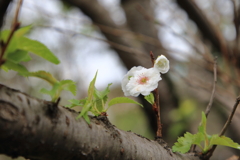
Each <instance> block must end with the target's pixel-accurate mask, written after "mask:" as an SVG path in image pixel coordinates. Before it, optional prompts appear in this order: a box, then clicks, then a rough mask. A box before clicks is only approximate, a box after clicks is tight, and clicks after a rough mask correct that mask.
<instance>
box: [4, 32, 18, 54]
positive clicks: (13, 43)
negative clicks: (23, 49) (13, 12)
mask: <svg viewBox="0 0 240 160" xmlns="http://www.w3.org/2000/svg"><path fill="white" fill-rule="evenodd" d="M10 32H11V31H10V30H4V31H2V32H1V40H3V42H4V43H6V42H7V39H8V37H9V35H10ZM16 50H17V40H16V37H14V36H13V37H12V39H11V40H10V42H9V44H8V46H7V49H6V51H5V53H4V58H5V57H6V56H7V54H8V53H12V52H14V51H16Z"/></svg>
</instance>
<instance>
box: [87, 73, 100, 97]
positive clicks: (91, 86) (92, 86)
mask: <svg viewBox="0 0 240 160" xmlns="http://www.w3.org/2000/svg"><path fill="white" fill-rule="evenodd" d="M97 73H98V72H96V74H95V76H94V78H93V80H92V81H91V82H90V84H89V87H88V101H91V100H92V99H93V94H94V91H95V82H96V79H97Z"/></svg>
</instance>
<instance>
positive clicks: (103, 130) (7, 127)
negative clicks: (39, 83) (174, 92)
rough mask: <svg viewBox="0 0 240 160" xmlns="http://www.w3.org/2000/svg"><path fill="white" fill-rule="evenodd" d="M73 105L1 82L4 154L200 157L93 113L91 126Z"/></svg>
mask: <svg viewBox="0 0 240 160" xmlns="http://www.w3.org/2000/svg"><path fill="white" fill-rule="evenodd" d="M77 114H78V113H76V112H75V111H73V110H69V109H67V108H64V107H61V106H57V105H55V104H54V103H52V102H48V101H44V100H39V99H36V98H33V97H30V96H28V95H26V94H24V93H21V92H20V91H17V90H13V89H10V88H7V87H6V86H3V85H0V128H1V132H0V143H1V145H0V153H3V154H7V155H9V156H12V157H17V156H24V157H26V158H30V159H44V160H52V159H58V160H65V159H68V160H75V159H78V160H80V159H84V160H87V159H115V160H118V159H119V160H120V159H121V160H122V159H143V160H145V159H159V160H171V159H174V160H183V159H187V160H199V158H198V157H195V156H190V155H187V154H186V155H182V154H178V153H172V152H171V150H170V149H168V147H167V146H166V144H164V143H163V144H161V145H160V144H159V143H158V142H156V141H152V140H149V139H146V138H143V137H141V136H139V135H136V134H134V133H132V132H125V131H121V130H119V129H117V128H116V127H115V126H113V125H111V124H110V122H109V121H108V120H107V118H106V117H99V118H96V117H92V118H91V124H90V125H88V124H87V123H86V122H85V121H84V120H83V119H78V120H76V116H77Z"/></svg>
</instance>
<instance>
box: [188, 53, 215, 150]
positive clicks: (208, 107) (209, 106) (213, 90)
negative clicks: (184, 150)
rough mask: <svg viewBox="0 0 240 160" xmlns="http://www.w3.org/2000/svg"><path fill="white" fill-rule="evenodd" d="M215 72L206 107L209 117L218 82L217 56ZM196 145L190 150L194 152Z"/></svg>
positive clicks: (206, 114) (206, 113)
mask: <svg viewBox="0 0 240 160" xmlns="http://www.w3.org/2000/svg"><path fill="white" fill-rule="evenodd" d="M213 74H214V77H213V89H212V94H211V97H210V100H209V103H208V105H207V107H206V110H205V116H206V117H208V114H209V113H210V111H211V108H212V103H213V98H214V94H215V90H216V83H217V57H215V58H214V66H213ZM196 146H197V145H196V144H194V145H192V146H191V149H190V151H191V152H194V151H195V149H196Z"/></svg>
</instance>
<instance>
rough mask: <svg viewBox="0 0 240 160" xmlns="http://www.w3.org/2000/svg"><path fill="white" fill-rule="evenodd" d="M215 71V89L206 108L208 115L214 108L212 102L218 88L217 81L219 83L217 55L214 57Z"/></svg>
mask: <svg viewBox="0 0 240 160" xmlns="http://www.w3.org/2000/svg"><path fill="white" fill-rule="evenodd" d="M213 73H214V78H213V89H212V94H211V97H210V101H209V103H208V106H207V108H206V110H205V115H206V117H207V116H208V114H209V113H210V110H211V108H212V102H213V98H214V94H215V90H216V83H217V57H215V58H214V66H213Z"/></svg>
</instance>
